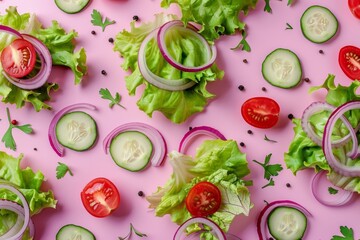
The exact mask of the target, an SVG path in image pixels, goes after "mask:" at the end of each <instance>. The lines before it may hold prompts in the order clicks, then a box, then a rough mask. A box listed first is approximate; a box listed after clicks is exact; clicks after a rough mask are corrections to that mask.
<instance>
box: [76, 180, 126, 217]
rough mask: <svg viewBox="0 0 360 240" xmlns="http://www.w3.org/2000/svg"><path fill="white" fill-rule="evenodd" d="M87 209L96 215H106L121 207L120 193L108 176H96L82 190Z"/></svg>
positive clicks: (82, 199) (82, 198)
mask: <svg viewBox="0 0 360 240" xmlns="http://www.w3.org/2000/svg"><path fill="white" fill-rule="evenodd" d="M81 201H82V203H83V205H84V207H85V209H86V210H87V211H88V212H89V213H90V214H91V215H93V216H95V217H106V216H108V215H109V214H110V213H111V212H113V211H114V210H115V209H117V208H118V207H119V204H120V194H119V191H118V190H117V188H116V186H115V185H114V184H113V183H112V182H111V181H110V180H108V179H106V178H95V179H94V180H92V181H91V182H89V183H88V184H87V185H86V186H85V188H84V189H83V191H82V192H81Z"/></svg>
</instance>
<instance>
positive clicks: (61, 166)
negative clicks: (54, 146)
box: [56, 162, 73, 179]
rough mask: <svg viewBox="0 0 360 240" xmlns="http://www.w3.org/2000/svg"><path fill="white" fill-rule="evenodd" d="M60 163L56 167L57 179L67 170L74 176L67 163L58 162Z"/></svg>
mask: <svg viewBox="0 0 360 240" xmlns="http://www.w3.org/2000/svg"><path fill="white" fill-rule="evenodd" d="M58 164H59V165H58V166H57V167H56V178H57V179H60V178H63V177H64V176H65V174H66V173H67V172H68V173H69V174H70V176H73V173H72V172H71V170H70V168H69V167H68V166H67V165H66V164H65V163H61V162H58Z"/></svg>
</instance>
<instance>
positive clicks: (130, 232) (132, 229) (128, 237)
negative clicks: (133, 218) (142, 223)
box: [119, 223, 147, 240]
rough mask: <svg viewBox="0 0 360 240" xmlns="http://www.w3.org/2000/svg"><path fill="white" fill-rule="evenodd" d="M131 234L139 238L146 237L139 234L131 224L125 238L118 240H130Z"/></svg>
mask: <svg viewBox="0 0 360 240" xmlns="http://www.w3.org/2000/svg"><path fill="white" fill-rule="evenodd" d="M132 233H135V234H136V235H137V236H139V237H141V238H142V237H147V235H146V234H145V233H141V232H139V231H138V230H136V229H135V227H134V226H133V225H132V223H130V231H129V233H128V234H127V235H126V236H125V237H119V240H127V239H131V236H132Z"/></svg>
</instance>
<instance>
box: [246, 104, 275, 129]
mask: <svg viewBox="0 0 360 240" xmlns="http://www.w3.org/2000/svg"><path fill="white" fill-rule="evenodd" d="M279 113H280V107H279V104H277V102H275V100H273V99H271V98H267V97H255V98H250V99H248V100H247V101H246V102H244V104H243V105H242V106H241V115H242V116H243V118H244V120H245V121H246V122H247V123H248V124H250V125H251V126H254V127H257V128H271V127H273V126H274V125H275V124H276V123H277V122H278V120H279Z"/></svg>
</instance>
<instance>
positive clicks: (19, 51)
mask: <svg viewBox="0 0 360 240" xmlns="http://www.w3.org/2000/svg"><path fill="white" fill-rule="evenodd" d="M35 62H36V51H35V48H34V46H33V45H32V44H31V43H30V42H28V41H27V40H25V39H20V38H19V39H15V40H14V41H13V42H12V43H11V44H10V45H8V46H7V47H6V48H4V49H3V51H2V52H1V65H2V67H3V69H4V71H5V72H6V73H7V74H8V75H9V76H11V77H14V78H22V77H25V76H26V75H28V74H29V73H30V72H31V71H32V70H33V69H34V66H35Z"/></svg>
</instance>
